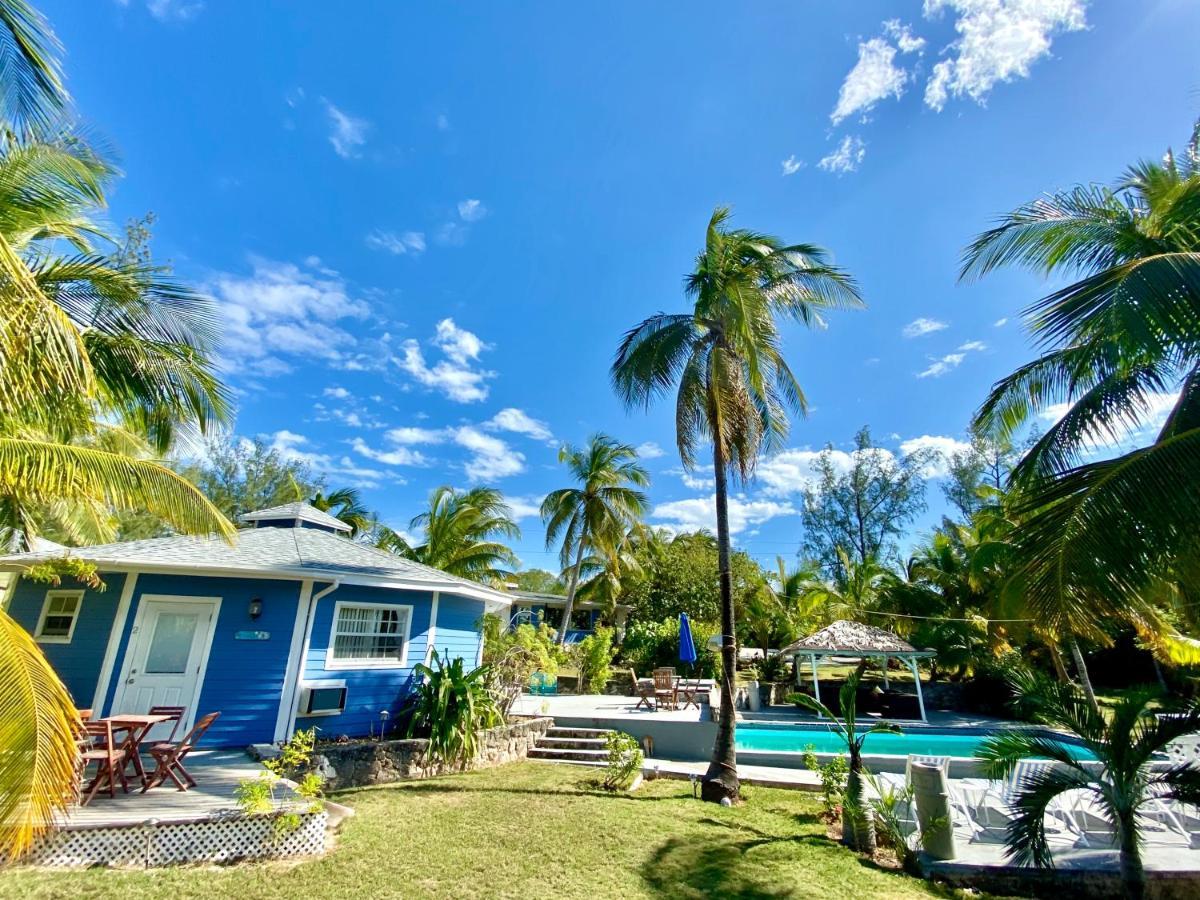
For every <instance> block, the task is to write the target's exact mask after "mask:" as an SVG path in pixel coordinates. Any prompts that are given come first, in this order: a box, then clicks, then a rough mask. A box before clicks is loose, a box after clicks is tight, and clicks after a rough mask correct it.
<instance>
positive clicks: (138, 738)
mask: <svg viewBox="0 0 1200 900" xmlns="http://www.w3.org/2000/svg"><path fill="white" fill-rule="evenodd" d="M173 718H174V716H149V715H134V714H132V713H118V714H117V715H115V716H105V717H104V718H103V719H101V720H100V721H101V722H112V726H113V728H114V729H117V728H122V729H128V731H127V733H126V735H125V741H124V743H123V744H122V746H123V747H124V749H125V759H126V760H127V761H128V762H132V763H133V769H134V771H135V772H137V777H138V778H139V779H141V782H142V784H143V785H145V784H146V779H147V775H146V770H145V768H144V767H143V766H142V757H141V755H140V754H139V753H138V745H139V744H141V742H142V741H143V740H144V739H145V737H146V734H147V733H148V732H149V731H150V729H151V728H153V727H154V726H155V725H157V724H159V723H160V722H169V721H171V719H173Z"/></svg>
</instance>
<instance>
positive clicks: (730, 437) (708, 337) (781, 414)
mask: <svg viewBox="0 0 1200 900" xmlns="http://www.w3.org/2000/svg"><path fill="white" fill-rule="evenodd" d="M729 217H730V211H729V210H728V209H727V208H724V207H718V208H717V209H716V210H715V211H714V212H713V215H712V218H711V219H710V220H709V223H708V229H707V233H706V236H705V244H704V248H703V249H702V250H701V251H700V253H699V254H698V255H697V257H696V266H695V269H694V270H693V271H692V273H691V274H689V275H688V276H687V278H686V280H685V291H686V294H687V296H688V297H689V298H691V299H692V300H693V301H694V305H693V307H692V309H691V310H689V311H687V312H684V313H678V314H668V313H658V314H656V315H653V316H651V317H650V318H648V319H646V320H645V321H643V322H641V323H640V324H638V325H637V326H635V327H634V328H632V329H630V330H629V331H628V332H627V333H626V334H625V337H624V339H623V340H622V341H621V344H620V347H619V348H618V350H617V356H616V360H615V361H614V363H613V366H612V379H613V385H614V387H615V389H616V391H617V394H618V395H619V396H620V397H621V399H622V400H623V401H624V403H625V405H626V406H627V407H630V408H635V407H643V408H647V409H648V408H649V406H650V405H651V404H652V403H653V402H654V400H655V399H656V398H658V397H660V396H662V395H664V394H666V393H668V392H669V391H671V390H673V389H674V390H675V391H676V404H675V439H676V444H677V446H678V448H679V456H680V459H681V460H682V462H683V464H684V466H685V467H687V468H689V469H690V468H693V467H694V466H695V465H696V462H697V455H698V453H699V451H700V447H701V444H703V443H710V444H711V447H712V461H713V473H714V482H715V489H716V490H715V496H714V503H715V506H716V525H717V550H718V569H719V578H720V590H721V631H722V634H723V635H724V638H723V642H722V651H721V652H722V661H723V674H722V679H721V716H720V721H719V724H718V729H717V739H716V742H715V744H714V746H713V759H712V763H711V764H710V765H709V768H708V772H707V773H706V775H705V777H704V787H703V796H704V797H705V799H708V800H713V801H720V800H721V799H722V798H728V799H733V798H736V797H737V796H738V782H737V767H736V758H735V757H736V754H735V751H734V727H735V726H734V709H733V692H734V685H733V681H734V674H735V671H736V668H737V652H736V649H735V640H736V638H735V634H736V631H735V627H734V625H735V623H734V608H733V584H732V575H731V572H730V548H729V500H728V497H729V477H730V475H732V476H733V477H734V478H735V479H740V480H741V481H746V480H747V479H749V478H750V477H751V475H752V474H753V472H754V468H755V464H756V463H757V461H758V458H759V456H760V455H761V454H762V453H764V452H770V451H771V450H774V449H777V448H779V447H780V446H782V444H783V441H784V440H785V438H786V437H787V433H788V420H787V411H788V410H789V409H790V410H791V411H793V412H795V413H798V414H803V413H804V412H805V409H806V402H805V399H804V394H803V392H802V391H801V390H800V385H799V383H798V382H797V381H796V378H795V376H794V375H793V374H792V371H791V369H790V368H789V367H788V364H787V363H786V362H785V361H784V358H783V350H782V343H781V337H780V334H779V320H780V319H791V320H794V321H797V322H799V323H801V324H803V325H809V326H817V325H821V324H822V319H821V313H822V311H823V310H825V309H830V308H841V307H854V306H860V305H861V304H862V301H861V299H860V297H859V295H858V289H857V287H856V286H855V284H854V281H853V279H851V278H850V276H849V275H847V274H846V273H845V272H843V271H842V270H841V269H838V268H836V267H835V266H833V265H831V264H830V263H829V262H828V261H827V255H826V253H825V251H824V250H822V249H820V248H819V247H815V246H813V245H810V244H794V245H785V244H784V243H783V242H782V241H781V240H779V239H778V238H775V237H772V236H770V235H766V234H759V233H757V232H753V231H748V230H745V229H734V228H730V227H729Z"/></svg>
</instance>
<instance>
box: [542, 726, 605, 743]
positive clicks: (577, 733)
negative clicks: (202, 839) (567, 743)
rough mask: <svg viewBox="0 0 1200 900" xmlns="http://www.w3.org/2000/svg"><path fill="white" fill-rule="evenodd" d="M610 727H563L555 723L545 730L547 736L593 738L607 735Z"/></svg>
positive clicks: (575, 738) (601, 737) (572, 738)
mask: <svg viewBox="0 0 1200 900" xmlns="http://www.w3.org/2000/svg"><path fill="white" fill-rule="evenodd" d="M610 734H612V729H611V728H565V727H559V726H557V725H555V726H554V727H552V728H550V729H549V730H547V732H546V737H548V738H570V739H571V740H595V739H600V740H603V739H604V738H606V737H608V736H609V735H610Z"/></svg>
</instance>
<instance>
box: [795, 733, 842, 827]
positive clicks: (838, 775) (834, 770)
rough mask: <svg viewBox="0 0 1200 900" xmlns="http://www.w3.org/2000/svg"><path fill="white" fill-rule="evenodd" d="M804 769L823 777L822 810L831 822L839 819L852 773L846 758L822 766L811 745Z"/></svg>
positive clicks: (806, 753)
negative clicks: (848, 777)
mask: <svg viewBox="0 0 1200 900" xmlns="http://www.w3.org/2000/svg"><path fill="white" fill-rule="evenodd" d="M804 768H806V769H811V770H812V771H814V772H816V773H817V774H818V775H819V776H820V777H821V810H822V812H823V813H824V814H825V817H826V818H827V819H829V820H830V821H833V820H835V819H837V817H838V816H839V815H840V814H841V811H842V801H843V800H844V799H845V796H846V776H847V775H848V774H849V772H850V763H849V762H847V761H846V757H844V756H835V757H834V758H833V759H832V760H831V761H830V762H828V763H826V764H825V765H821V762H820V760H818V759H817V752H816V748H815V747H813V745H812V744H809V745H808V746H806V747H805V748H804Z"/></svg>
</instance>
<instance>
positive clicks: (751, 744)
mask: <svg viewBox="0 0 1200 900" xmlns="http://www.w3.org/2000/svg"><path fill="white" fill-rule="evenodd" d="M987 738H988V735H987V734H986V733H981V732H962V731H938V730H936V729H931V728H914V729H912V730H911V731H907V732H905V733H904V734H873V735H871V736H870V737H868V738H867V741H866V743H865V744H864V745H863V753H864V754H866V755H876V754H881V755H887V756H908V755H909V754H910V753H913V754H916V755H918V756H953V757H958V758H962V759H970V758H972V757H977V756H979V753H978V750H979V745H980V744H982V743H983V742H984V741H986V740H987ZM809 744H812V746H813V749H814V750H816V752H817V753H845V752H846V744H845V742H844V741H843V740H842V739H841V738H840V737H839V736H838V735H837V734H836V733H834V732H832V731H829V730H828V729H826V728H820V727H815V728H797V727H795V726H778V725H738V728H737V748H738V749H739V750H762V751H779V750H783V751H792V752H797V753H798V752H802V751H803V750H804V749H805V748H806V747H807V746H808V745H809ZM1077 758H1078V759H1094V757H1093V755H1092V754H1091V753H1090V752H1088V751H1087V750H1085V749H1084V748H1083V747H1080V748H1079V752H1078V754H1077Z"/></svg>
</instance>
